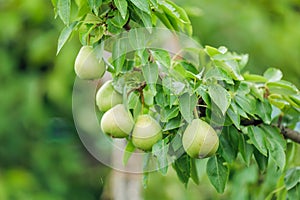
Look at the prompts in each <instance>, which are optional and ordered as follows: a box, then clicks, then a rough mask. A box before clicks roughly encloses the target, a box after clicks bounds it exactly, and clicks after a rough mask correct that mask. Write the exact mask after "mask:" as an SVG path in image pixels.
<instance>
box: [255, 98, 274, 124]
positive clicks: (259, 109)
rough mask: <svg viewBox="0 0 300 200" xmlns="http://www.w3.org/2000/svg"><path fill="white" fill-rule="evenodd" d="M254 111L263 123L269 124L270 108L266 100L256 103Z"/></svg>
mask: <svg viewBox="0 0 300 200" xmlns="http://www.w3.org/2000/svg"><path fill="white" fill-rule="evenodd" d="M255 111H256V112H255V114H257V115H258V116H259V117H260V118H261V119H262V120H263V122H264V123H266V124H270V123H271V120H272V119H271V115H272V106H271V104H270V103H269V102H268V101H267V100H264V101H263V102H261V101H256V110H255Z"/></svg>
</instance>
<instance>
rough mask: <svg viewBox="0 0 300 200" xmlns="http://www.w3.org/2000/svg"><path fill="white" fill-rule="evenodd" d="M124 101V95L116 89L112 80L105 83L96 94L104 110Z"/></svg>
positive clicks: (97, 101)
mask: <svg viewBox="0 0 300 200" xmlns="http://www.w3.org/2000/svg"><path fill="white" fill-rule="evenodd" d="M122 102H123V98H122V95H121V94H119V93H118V92H117V91H116V90H115V89H114V87H113V86H112V81H111V80H109V81H107V82H106V83H104V84H103V85H102V87H101V88H100V89H99V90H98V92H97V94H96V104H97V106H98V108H99V110H100V111H102V112H106V111H108V110H109V109H111V108H112V107H114V106H115V105H117V104H121V103H122Z"/></svg>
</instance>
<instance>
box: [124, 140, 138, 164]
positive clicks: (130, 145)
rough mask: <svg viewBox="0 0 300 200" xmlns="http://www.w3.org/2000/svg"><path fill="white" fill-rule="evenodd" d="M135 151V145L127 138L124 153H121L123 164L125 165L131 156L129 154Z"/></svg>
mask: <svg viewBox="0 0 300 200" xmlns="http://www.w3.org/2000/svg"><path fill="white" fill-rule="evenodd" d="M134 151H135V146H134V145H133V143H132V141H131V140H129V141H128V142H127V144H126V147H125V150H124V153H123V165H124V166H125V165H126V164H127V162H128V160H129V158H130V156H131V154H132V153H133V152H134Z"/></svg>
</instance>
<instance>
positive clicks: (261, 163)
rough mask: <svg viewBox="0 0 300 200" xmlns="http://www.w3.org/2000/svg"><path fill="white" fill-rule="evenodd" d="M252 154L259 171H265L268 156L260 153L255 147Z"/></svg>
mask: <svg viewBox="0 0 300 200" xmlns="http://www.w3.org/2000/svg"><path fill="white" fill-rule="evenodd" d="M253 154H254V158H255V160H256V163H257V165H258V167H259V169H260V171H262V172H263V171H265V170H266V168H267V166H268V157H267V156H264V155H263V154H261V153H260V152H259V151H258V150H257V149H254V151H253Z"/></svg>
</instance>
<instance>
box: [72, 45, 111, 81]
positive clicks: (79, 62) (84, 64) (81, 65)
mask: <svg viewBox="0 0 300 200" xmlns="http://www.w3.org/2000/svg"><path fill="white" fill-rule="evenodd" d="M74 68H75V73H76V75H77V76H78V77H79V78H81V79H98V78H101V77H102V76H103V74H104V72H105V70H106V67H105V64H104V62H103V61H102V60H98V58H97V56H96V53H95V51H94V49H93V47H91V46H83V47H81V49H80V51H79V53H78V55H77V57H76V60H75V66H74Z"/></svg>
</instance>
